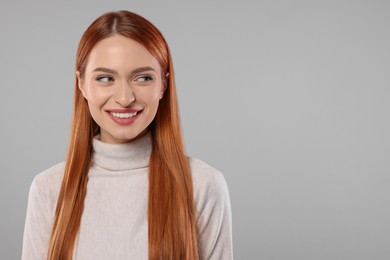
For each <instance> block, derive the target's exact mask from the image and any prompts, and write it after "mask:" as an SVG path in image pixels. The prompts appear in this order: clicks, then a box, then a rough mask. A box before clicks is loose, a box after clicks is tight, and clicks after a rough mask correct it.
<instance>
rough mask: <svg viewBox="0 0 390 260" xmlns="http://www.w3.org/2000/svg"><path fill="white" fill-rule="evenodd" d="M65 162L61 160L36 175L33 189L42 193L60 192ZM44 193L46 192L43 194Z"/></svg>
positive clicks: (32, 185)
mask: <svg viewBox="0 0 390 260" xmlns="http://www.w3.org/2000/svg"><path fill="white" fill-rule="evenodd" d="M64 168H65V162H60V163H57V164H55V165H53V166H52V167H50V168H48V169H46V170H44V171H42V172H40V173H38V174H37V175H35V177H34V180H33V181H32V184H31V189H34V190H35V191H36V192H39V193H41V194H42V195H51V194H52V195H53V194H58V191H59V188H60V186H61V182H62V177H63V174H64ZM43 193H44V194H43Z"/></svg>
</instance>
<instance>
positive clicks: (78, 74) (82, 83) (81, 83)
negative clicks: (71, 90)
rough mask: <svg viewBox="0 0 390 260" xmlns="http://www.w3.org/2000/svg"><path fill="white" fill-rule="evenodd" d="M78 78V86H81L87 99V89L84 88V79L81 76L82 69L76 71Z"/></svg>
mask: <svg viewBox="0 0 390 260" xmlns="http://www.w3.org/2000/svg"><path fill="white" fill-rule="evenodd" d="M76 78H77V86H78V87H79V89H80V91H81V93H82V94H83V96H84V97H85V98H86V99H87V94H86V93H85V89H84V80H83V79H82V78H81V76H80V71H76Z"/></svg>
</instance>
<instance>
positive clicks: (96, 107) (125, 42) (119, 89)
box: [76, 35, 165, 144]
mask: <svg viewBox="0 0 390 260" xmlns="http://www.w3.org/2000/svg"><path fill="white" fill-rule="evenodd" d="M161 75H162V72H161V67H160V65H159V63H158V61H157V60H156V58H155V57H154V56H153V55H152V54H150V53H149V52H148V50H147V49H146V48H145V47H144V46H143V45H141V44H139V43H138V42H136V41H134V40H132V39H129V38H126V37H124V36H121V35H114V36H110V37H108V38H106V39H104V40H102V41H100V42H99V43H98V44H97V45H96V46H95V47H94V48H93V50H92V51H91V53H90V55H89V57H88V63H87V66H86V70H85V74H84V77H83V78H81V77H80V73H79V72H76V76H77V79H78V85H79V88H80V91H81V92H82V94H83V96H84V97H85V99H86V100H87V102H88V107H89V110H90V113H91V115H92V118H93V119H94V120H95V122H96V123H97V124H98V125H99V126H100V140H101V141H102V142H106V143H113V144H115V143H126V142H131V141H133V140H135V139H137V138H139V137H141V136H142V135H144V134H145V133H146V132H147V131H148V126H149V124H150V123H151V122H152V121H153V119H154V117H155V115H156V113H157V109H158V105H159V101H160V99H161V98H162V97H163V94H164V90H165V84H164V80H163V78H162V77H161Z"/></svg>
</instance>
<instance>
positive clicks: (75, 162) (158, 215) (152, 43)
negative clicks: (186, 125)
mask: <svg viewBox="0 0 390 260" xmlns="http://www.w3.org/2000/svg"><path fill="white" fill-rule="evenodd" d="M114 35H122V36H125V37H128V38H130V39H132V40H135V41H137V42H138V43H140V44H142V45H143V46H144V47H145V48H146V49H147V50H148V51H149V52H150V53H151V54H152V55H153V56H154V57H155V58H156V59H157V61H158V62H159V64H160V66H161V71H162V72H163V73H162V74H163V75H161V76H162V77H163V78H164V79H165V77H166V75H168V76H167V78H166V79H165V80H164V84H166V90H165V92H164V96H163V98H162V99H161V100H160V103H159V108H158V110H157V113H156V116H155V118H154V120H153V121H152V123H151V124H150V125H149V131H150V133H151V136H152V152H151V156H150V161H149V197H148V256H149V260H157V259H164V260H167V259H172V260H173V259H175V260H176V259H186V260H193V259H198V242H197V241H198V240H197V230H196V213H195V202H194V195H193V184H192V176H191V172H190V168H189V164H188V161H187V158H186V155H185V152H184V145H183V137H182V131H181V123H180V117H179V108H178V102H177V94H176V86H175V79H174V70H173V63H172V57H171V53H170V50H169V47H168V45H167V42H166V41H165V39H164V37H163V35H162V34H161V32H160V31H159V30H158V29H157V28H156V27H155V26H154V25H153V24H152V23H150V22H149V21H147V20H146V19H145V18H143V17H141V16H140V15H137V14H135V13H132V12H129V11H118V12H109V13H106V14H103V15H102V16H100V17H99V18H97V19H96V20H95V21H94V22H93V23H92V24H91V25H90V26H89V27H88V29H87V30H86V31H85V32H84V34H83V36H82V38H81V40H80V43H79V46H78V50H77V56H76V71H79V72H80V77H81V78H83V77H84V74H85V68H86V66H87V63H88V56H89V54H90V52H91V51H92V49H93V48H94V46H95V45H96V44H97V43H98V42H100V41H101V40H103V39H105V38H108V37H110V36H114ZM74 93H75V94H74V107H73V119H72V126H71V133H70V142H69V147H68V153H67V158H66V163H65V169H64V176H63V180H62V184H61V190H60V192H59V196H58V201H57V207H56V211H55V216H54V221H53V227H52V231H51V236H50V242H49V248H48V257H47V259H48V260H58V259H61V260H62V259H64V260H70V259H72V255H73V251H74V247H75V241H76V237H77V235H78V232H79V229H80V223H81V217H82V214H83V208H84V198H85V195H86V191H87V182H88V172H89V169H90V166H91V160H92V155H93V150H92V140H93V138H94V136H95V135H97V134H98V133H99V131H100V129H99V126H98V125H97V124H96V122H94V120H93V119H92V117H91V114H90V112H89V109H88V104H87V101H86V100H85V98H84V97H83V95H82V94H81V91H80V90H79V86H78V81H77V78H76V80H75V92H74Z"/></svg>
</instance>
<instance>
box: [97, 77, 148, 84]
mask: <svg viewBox="0 0 390 260" xmlns="http://www.w3.org/2000/svg"><path fill="white" fill-rule="evenodd" d="M103 79H108V80H107V81H103ZM139 79H143V80H139ZM153 79H154V78H153V77H152V76H149V75H145V76H140V77H137V78H136V81H140V82H147V81H152V80H153ZM96 81H99V82H103V83H109V82H112V81H114V78H113V77H111V76H107V75H99V76H97V77H96Z"/></svg>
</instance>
